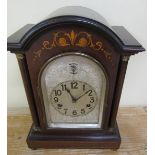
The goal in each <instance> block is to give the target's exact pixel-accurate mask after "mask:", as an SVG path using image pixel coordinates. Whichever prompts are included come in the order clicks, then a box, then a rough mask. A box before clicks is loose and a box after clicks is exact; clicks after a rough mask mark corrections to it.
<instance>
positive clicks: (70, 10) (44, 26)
mask: <svg viewBox="0 0 155 155" xmlns="http://www.w3.org/2000/svg"><path fill="white" fill-rule="evenodd" d="M77 10H81V11H77ZM72 24H73V25H77V26H78V25H81V26H84V27H87V28H88V29H93V30H95V31H97V32H98V33H99V34H100V35H102V36H103V37H105V38H106V39H107V40H109V41H110V42H111V43H112V44H113V45H115V46H116V47H118V49H119V51H122V53H123V54H127V55H132V54H135V53H138V52H141V51H144V48H143V47H142V46H141V45H140V43H139V42H138V41H137V40H136V39H135V38H134V37H133V36H132V35H131V34H130V33H129V32H128V31H127V30H126V29H125V28H124V27H123V26H110V25H109V24H108V23H107V22H106V20H105V19H104V18H103V17H102V16H100V15H99V14H98V13H96V12H95V11H93V10H91V9H88V8H84V7H65V8H62V9H58V10H57V11H56V12H54V13H53V14H52V15H50V16H49V17H47V19H45V20H43V21H41V22H40V23H38V24H36V25H34V24H28V25H26V26H24V27H23V28H21V29H20V30H19V31H17V32H16V33H14V34H13V35H11V36H10V37H9V38H8V43H7V45H8V50H9V51H11V52H13V53H24V52H25V51H26V50H27V49H29V47H30V45H31V44H33V42H34V41H35V38H37V37H38V36H40V35H42V34H43V33H44V32H45V31H47V30H49V29H53V27H56V26H59V25H72ZM17 51H18V52H17Z"/></svg>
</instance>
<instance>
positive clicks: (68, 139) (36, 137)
mask: <svg viewBox="0 0 155 155" xmlns="http://www.w3.org/2000/svg"><path fill="white" fill-rule="evenodd" d="M120 143H121V137H120V134H119V129H118V126H117V124H116V127H115V128H114V130H113V132H109V133H106V134H101V133H95V135H93V134H92V135H90V136H86V135H81V136H75V137H74V138H73V136H69V135H67V136H55V135H52V134H45V133H41V132H40V133H39V132H36V131H34V129H33V126H32V128H31V129H30V132H29V135H28V137H27V144H28V146H29V148H31V149H37V148H46V149H49V148H82V149H88V148H89V149H91V148H92V149H97V148H98V149H118V148H119V147H120Z"/></svg>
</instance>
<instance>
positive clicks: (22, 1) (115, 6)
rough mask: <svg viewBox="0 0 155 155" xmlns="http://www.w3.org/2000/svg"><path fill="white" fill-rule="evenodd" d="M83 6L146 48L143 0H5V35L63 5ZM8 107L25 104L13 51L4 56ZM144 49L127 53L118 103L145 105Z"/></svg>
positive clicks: (122, 104) (144, 0)
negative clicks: (6, 2)
mask: <svg viewBox="0 0 155 155" xmlns="http://www.w3.org/2000/svg"><path fill="white" fill-rule="evenodd" d="M72 5H74V6H84V7H88V8H90V9H93V10H95V11H97V12H98V13H100V14H101V15H102V16H103V17H104V18H105V19H106V20H107V21H108V22H109V24H110V25H121V26H124V27H125V28H126V29H127V30H128V31H129V32H130V33H131V34H132V35H133V36H134V37H135V38H136V39H137V40H138V41H139V42H140V43H141V44H142V45H143V47H144V48H145V49H146V44H147V42H146V35H147V34H146V33H147V32H146V27H147V21H146V20H147V19H146V0H117V1H114V0H78V1H77V0H44V1H43V0H8V8H7V10H8V14H7V17H8V23H7V25H8V27H7V29H8V36H9V35H11V34H12V33H14V32H15V31H17V30H18V29H19V28H21V27H23V26H24V25H26V24H28V23H32V24H36V23H38V22H39V21H40V20H42V19H43V18H45V17H46V16H48V15H49V14H50V13H51V12H53V11H55V10H56V9H58V8H60V7H64V6H72ZM7 63H8V64H7V72H8V73H7V75H8V79H7V81H8V82H7V83H8V84H7V91H8V92H7V95H8V97H7V100H8V101H7V102H8V107H26V106H28V103H27V99H26V95H25V91H24V87H23V83H22V79H21V75H20V71H19V68H18V64H17V60H16V57H15V55H14V54H10V52H8V60H7ZM146 72H147V71H146V52H143V53H140V54H137V55H134V56H131V57H130V61H129V65H128V68H127V73H126V77H125V81H124V86H123V91H122V96H121V100H120V105H121V106H146V100H147V99H146V96H147V93H146V91H147V90H146Z"/></svg>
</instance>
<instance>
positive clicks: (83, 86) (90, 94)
mask: <svg viewBox="0 0 155 155" xmlns="http://www.w3.org/2000/svg"><path fill="white" fill-rule="evenodd" d="M50 102H51V104H52V106H53V107H54V108H55V109H56V110H57V111H58V112H60V113H61V114H63V115H66V116H72V117H73V116H74V117H77V116H81V115H87V114H88V113H90V112H91V111H92V110H93V109H94V108H95V106H96V103H97V95H96V92H95V90H94V89H93V87H92V86H91V85H89V84H87V83H85V82H82V81H78V80H71V81H66V82H62V83H59V84H58V85H57V86H56V87H55V88H54V89H53V90H52V92H51V95H50Z"/></svg>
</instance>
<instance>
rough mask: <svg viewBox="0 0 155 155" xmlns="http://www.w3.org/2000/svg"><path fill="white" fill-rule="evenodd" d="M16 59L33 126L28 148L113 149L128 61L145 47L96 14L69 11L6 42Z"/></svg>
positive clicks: (77, 9)
mask: <svg viewBox="0 0 155 155" xmlns="http://www.w3.org/2000/svg"><path fill="white" fill-rule="evenodd" d="M8 50H9V51H11V52H12V53H15V54H16V56H17V59H18V63H19V67H20V71H21V75H22V78H23V82H24V86H25V91H26V95H27V99H28V103H29V107H30V111H31V115H32V120H33V124H32V127H31V129H30V132H29V134H28V137H27V144H28V146H29V147H30V148H32V149H36V148H113V149H117V148H119V146H120V142H121V138H120V134H119V129H118V126H117V122H116V115H117V110H118V105H119V100H120V96H121V91H122V86H123V81H124V77H125V72H126V68H127V64H128V60H129V57H130V56H131V55H133V54H136V53H138V52H142V51H144V48H143V47H142V46H141V45H140V44H139V43H138V42H137V41H136V39H134V37H133V36H132V35H131V34H129V32H128V31H127V30H126V29H125V28H124V27H122V26H109V25H108V24H107V22H105V20H104V18H103V17H101V16H100V15H98V14H97V13H96V12H94V11H92V10H90V9H87V8H83V7H65V8H62V9H60V10H58V11H56V12H54V13H53V14H52V15H51V16H50V17H48V18H47V19H46V20H44V21H42V22H40V23H38V24H36V25H34V24H28V25H26V26H24V27H23V28H21V29H20V30H19V31H17V32H16V33H14V34H13V35H12V36H10V37H9V38H8Z"/></svg>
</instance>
